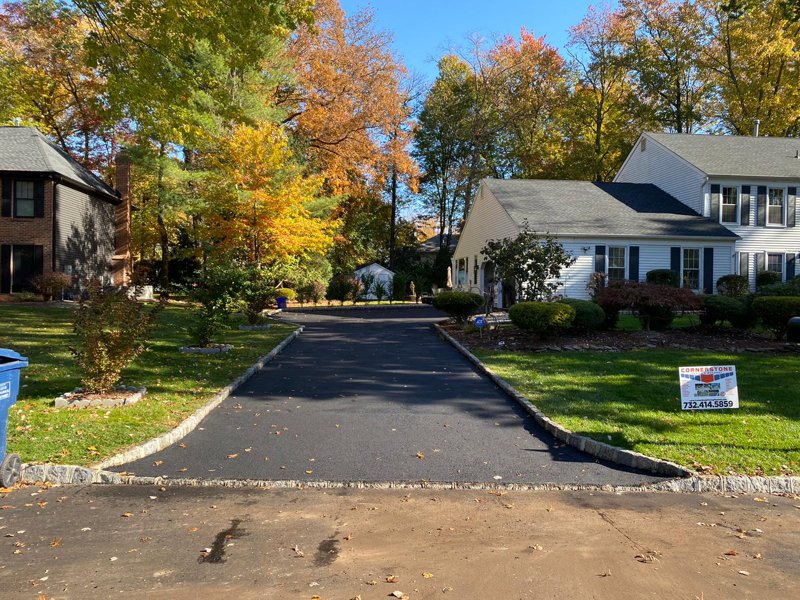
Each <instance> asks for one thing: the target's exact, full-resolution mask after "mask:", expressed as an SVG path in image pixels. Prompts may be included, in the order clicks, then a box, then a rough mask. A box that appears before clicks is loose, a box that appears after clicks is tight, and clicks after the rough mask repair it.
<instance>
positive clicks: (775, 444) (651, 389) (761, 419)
mask: <svg viewBox="0 0 800 600" xmlns="http://www.w3.org/2000/svg"><path fill="white" fill-rule="evenodd" d="M475 354H476V356H478V358H480V359H481V360H482V361H483V362H484V363H485V364H486V365H487V366H488V367H489V368H490V369H492V370H493V371H494V372H495V373H497V374H498V375H500V376H501V377H503V378H504V379H506V380H507V381H508V382H509V383H511V385H513V386H514V387H515V388H516V389H517V390H519V391H520V392H521V393H522V394H524V395H525V396H526V397H527V398H529V399H530V400H531V401H532V402H533V403H534V404H536V406H538V407H539V409H541V410H542V411H543V412H544V413H545V414H546V415H547V416H549V417H550V418H552V419H553V420H554V421H556V422H557V423H559V424H560V425H562V426H564V427H566V428H568V429H571V430H572V431H574V432H576V433H579V434H581V435H585V436H588V437H591V438H593V439H596V440H599V441H602V442H606V443H609V444H613V445H615V446H619V447H620V448H627V449H629V450H634V451H636V452H641V453H642V454H646V455H648V456H653V457H656V458H661V459H665V460H669V461H673V462H676V463H678V464H682V465H685V466H687V467H690V468H691V467H695V468H699V467H700V466H704V467H707V469H705V471H706V472H710V473H715V474H727V473H747V474H751V475H754V474H755V475H776V474H796V473H798V472H800V401H798V389H800V360H798V357H797V355H788V354H787V355H771V354H770V355H768V354H726V353H719V352H703V351H685V350H639V351H631V352H625V353H608V352H559V353H524V352H504V351H477V352H475ZM727 364H733V365H736V369H737V375H738V383H739V401H740V408H739V409H738V410H736V409H731V410H710V411H695V412H692V411H683V410H681V408H680V402H679V392H680V390H679V385H678V367H680V366H694V365H697V366H702V365H727Z"/></svg>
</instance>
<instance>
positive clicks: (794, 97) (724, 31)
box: [701, 0, 800, 136]
mask: <svg viewBox="0 0 800 600" xmlns="http://www.w3.org/2000/svg"><path fill="white" fill-rule="evenodd" d="M701 5H702V7H703V9H704V10H705V15H706V22H707V24H708V27H709V36H711V37H713V40H714V41H713V43H712V44H711V45H710V46H709V47H708V49H707V51H706V53H705V54H704V56H705V59H706V61H707V64H708V66H709V68H710V69H711V72H712V82H713V83H714V88H715V92H716V94H715V96H716V107H717V113H718V117H719V119H720V121H721V123H722V124H723V126H724V128H725V129H726V130H728V131H731V132H733V133H735V134H737V135H750V134H751V132H752V131H753V125H754V124H755V121H756V119H758V120H759V121H760V125H759V127H760V131H761V133H762V134H766V135H775V136H785V135H796V134H797V133H798V129H799V128H798V125H800V43H798V40H799V39H800V38H799V37H798V36H800V19H798V16H799V15H798V13H797V12H796V10H793V3H791V2H786V1H784V0H733V1H729V2H719V1H717V0H715V1H711V0H703V2H701Z"/></svg>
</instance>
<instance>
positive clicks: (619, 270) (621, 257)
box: [608, 246, 625, 281]
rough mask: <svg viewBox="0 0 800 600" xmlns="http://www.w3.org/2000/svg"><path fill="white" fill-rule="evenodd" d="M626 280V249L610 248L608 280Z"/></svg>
mask: <svg viewBox="0 0 800 600" xmlns="http://www.w3.org/2000/svg"><path fill="white" fill-rule="evenodd" d="M624 279H625V248H624V247H623V246H610V247H609V248H608V280H609V281H622V280H624Z"/></svg>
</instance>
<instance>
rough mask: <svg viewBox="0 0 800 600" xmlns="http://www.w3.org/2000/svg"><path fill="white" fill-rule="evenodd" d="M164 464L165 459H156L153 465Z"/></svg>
mask: <svg viewBox="0 0 800 600" xmlns="http://www.w3.org/2000/svg"><path fill="white" fill-rule="evenodd" d="M163 464H164V461H163V460H154V461H153V466H154V467H160V466H161V465H163Z"/></svg>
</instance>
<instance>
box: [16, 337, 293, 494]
mask: <svg viewBox="0 0 800 600" xmlns="http://www.w3.org/2000/svg"><path fill="white" fill-rule="evenodd" d="M303 329H304V328H303V327H302V326H300V327H298V328H297V329H296V330H295V331H293V332H292V333H290V334H289V335H288V336H287V337H286V338H284V339H283V341H281V343H280V344H278V345H277V346H275V347H274V348H273V349H272V350H271V351H270V352H269V353H268V354H267V355H266V356H262V357H261V358H259V359H258V361H257V362H256V363H255V364H254V365H253V366H251V367H250V368H249V369H247V370H246V371H245V372H244V373H242V374H241V375H240V376H239V377H237V378H236V379H234V380H233V381H232V382H231V383H229V384H228V385H226V386H225V387H224V388H222V389H221V390H220V391H219V392H217V393H216V394H214V396H213V397H212V398H211V400H209V401H208V402H207V403H206V404H204V405H203V406H201V407H200V408H198V409H197V410H196V411H195V412H194V413H192V414H191V415H190V416H189V417H187V418H186V419H184V421H183V422H182V423H181V424H180V425H178V426H177V427H175V428H174V429H172V430H170V431H167V432H166V433H163V434H161V435H159V436H157V437H155V438H153V439H151V440H149V441H147V442H144V443H143V444H140V445H138V446H134V447H133V448H129V449H128V450H126V451H124V452H120V453H119V454H115V455H114V456H112V457H110V458H107V459H106V460H104V461H102V462H100V463H98V464H96V465H94V466H93V467H80V466H74V465H52V464H36V465H23V467H22V474H21V478H22V481H28V482H36V481H42V482H48V483H62V484H70V483H75V484H85V483H120V482H121V481H120V475H119V474H118V473H112V472H109V471H105V470H104V469H107V468H108V467H115V466H117V465H122V464H125V463H128V462H132V461H134V460H139V459H140V458H144V457H145V456H149V455H151V454H154V453H156V452H159V451H161V450H163V449H164V448H166V447H168V446H171V445H172V444H174V443H175V442H177V441H178V440H180V439H181V438H183V437H185V436H186V435H187V434H189V433H190V432H191V431H193V430H194V429H195V428H196V427H197V426H198V425H199V424H200V422H201V421H202V420H203V419H204V418H205V417H206V416H208V414H209V413H210V412H211V411H212V410H214V409H215V408H216V407H217V406H219V405H220V404H221V403H222V402H224V401H225V400H226V399H227V398H228V396H230V395H231V394H232V393H233V392H234V391H236V389H237V388H238V387H239V386H241V385H242V384H243V383H244V382H245V381H247V380H248V379H250V378H251V377H252V376H253V375H255V374H256V373H257V372H258V371H260V370H261V369H263V368H264V366H265V365H266V364H267V363H268V362H270V361H271V360H272V359H273V358H275V357H276V356H277V355H278V354H280V353H281V352H282V351H283V349H284V348H286V346H288V345H289V344H290V343H291V342H292V341H293V340H294V339H295V338H296V337H297V336H298V335H300V333H301V332H302V331H303Z"/></svg>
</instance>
